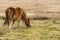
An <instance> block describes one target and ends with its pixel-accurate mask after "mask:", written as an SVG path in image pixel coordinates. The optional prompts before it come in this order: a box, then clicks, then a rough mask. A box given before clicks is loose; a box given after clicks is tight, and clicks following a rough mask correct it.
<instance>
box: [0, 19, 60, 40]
mask: <svg viewBox="0 0 60 40" xmlns="http://www.w3.org/2000/svg"><path fill="white" fill-rule="evenodd" d="M1 24H2V21H1V22H0V25H1ZM31 25H32V27H31V28H27V27H26V26H25V24H24V22H22V21H21V22H20V27H19V28H18V27H17V22H15V24H13V27H12V30H11V32H6V31H7V28H5V27H2V26H1V28H0V30H1V32H0V40H60V23H54V24H53V21H52V20H51V19H49V20H31Z"/></svg>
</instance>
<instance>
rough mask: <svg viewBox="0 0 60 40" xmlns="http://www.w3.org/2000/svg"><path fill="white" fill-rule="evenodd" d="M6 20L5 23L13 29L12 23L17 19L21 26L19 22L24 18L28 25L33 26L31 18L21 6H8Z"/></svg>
mask: <svg viewBox="0 0 60 40" xmlns="http://www.w3.org/2000/svg"><path fill="white" fill-rule="evenodd" d="M5 16H6V18H5V22H4V25H5V24H7V25H8V26H9V30H11V27H12V24H13V23H14V22H15V21H17V22H18V26H19V22H20V20H21V19H22V20H23V21H24V22H25V25H26V26H27V27H31V24H30V18H29V17H28V16H27V15H26V13H25V12H24V10H23V9H21V8H20V7H16V8H13V7H8V8H7V9H6V10H5Z"/></svg>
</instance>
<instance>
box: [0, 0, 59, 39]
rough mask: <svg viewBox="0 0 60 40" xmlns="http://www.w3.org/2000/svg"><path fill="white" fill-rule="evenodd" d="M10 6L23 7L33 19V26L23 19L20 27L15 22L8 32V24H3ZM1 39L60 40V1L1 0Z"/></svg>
mask: <svg viewBox="0 0 60 40" xmlns="http://www.w3.org/2000/svg"><path fill="white" fill-rule="evenodd" d="M8 7H14V8H16V7H20V8H22V9H23V10H24V11H25V12H26V14H27V16H28V17H30V19H31V21H30V22H31V28H27V27H26V25H25V24H24V22H22V20H21V22H20V27H18V26H17V22H15V23H14V24H13V26H12V30H11V31H10V32H8V26H3V23H4V20H3V19H5V18H4V17H5V10H6V9H7V8H8ZM35 19H37V20H35ZM0 40H60V1H59V0H51V1H50V0H27V1H26V0H0Z"/></svg>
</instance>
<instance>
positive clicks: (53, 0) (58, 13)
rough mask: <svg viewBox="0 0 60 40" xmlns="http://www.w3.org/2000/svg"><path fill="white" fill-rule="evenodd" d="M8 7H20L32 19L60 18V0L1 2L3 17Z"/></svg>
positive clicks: (8, 0)
mask: <svg viewBox="0 0 60 40" xmlns="http://www.w3.org/2000/svg"><path fill="white" fill-rule="evenodd" d="M8 7H20V8H22V9H24V11H25V12H26V14H27V15H28V16H30V17H31V18H34V17H48V18H60V0H0V15H1V16H3V15H4V11H5V10H6V8H8ZM2 13H3V14H2Z"/></svg>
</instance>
